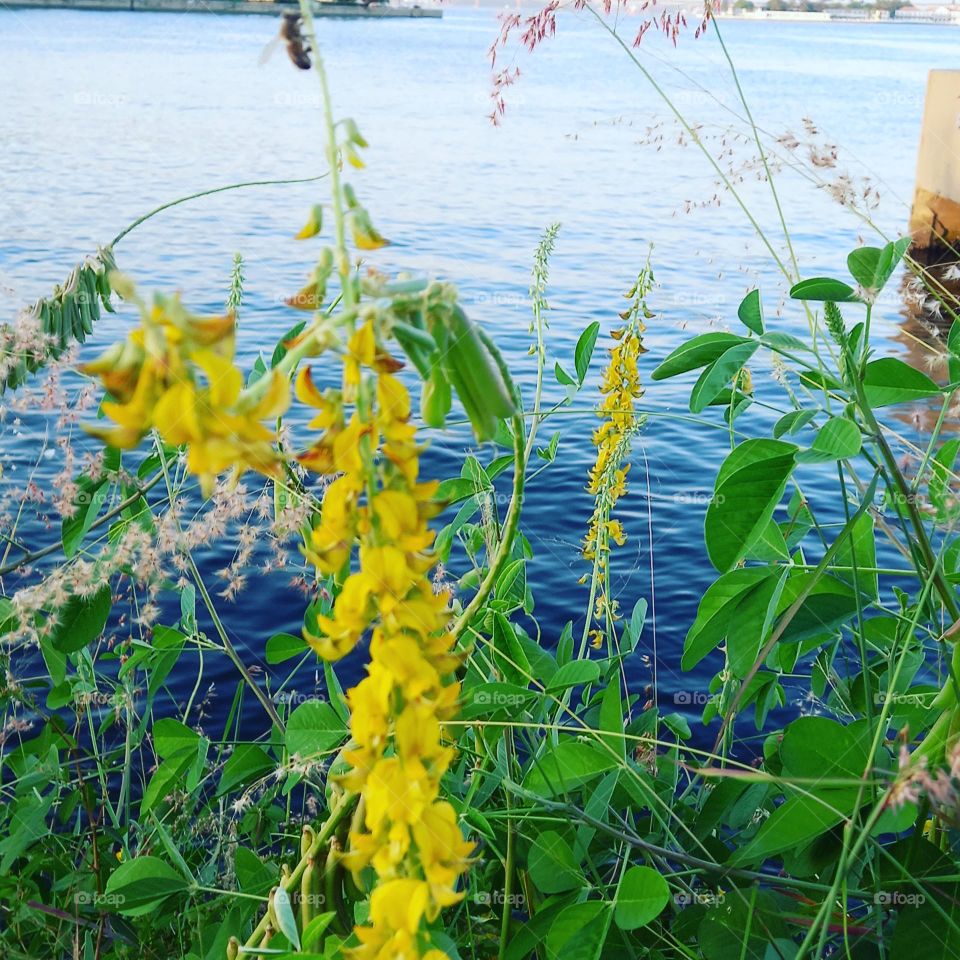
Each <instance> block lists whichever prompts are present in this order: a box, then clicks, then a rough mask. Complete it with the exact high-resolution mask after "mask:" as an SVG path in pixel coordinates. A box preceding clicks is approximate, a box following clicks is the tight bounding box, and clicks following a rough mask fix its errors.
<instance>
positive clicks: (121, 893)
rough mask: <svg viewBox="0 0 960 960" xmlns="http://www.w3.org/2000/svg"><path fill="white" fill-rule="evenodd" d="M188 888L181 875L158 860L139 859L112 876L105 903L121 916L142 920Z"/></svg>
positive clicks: (123, 865)
mask: <svg viewBox="0 0 960 960" xmlns="http://www.w3.org/2000/svg"><path fill="white" fill-rule="evenodd" d="M189 887H190V884H189V883H188V881H187V880H186V879H185V878H184V877H183V876H182V875H181V874H180V873H178V872H177V871H176V870H174V869H173V867H171V866H170V865H169V864H167V863H165V862H164V861H163V860H161V859H159V858H158V857H137V858H136V859H134V860H128V861H127V862H126V863H121V864H120V866H119V867H118V868H117V869H116V870H114V871H113V873H112V874H110V879H109V880H107V886H106V888H105V890H104V897H103V898H102V899H103V902H104V903H105V904H106V905H108V906H113V907H115V908H116V910H117V911H118V912H119V913H123V914H127V915H128V916H141V915H143V914H145V913H149V912H150V911H151V910H154V909H156V908H157V907H158V906H159V905H160V904H161V903H163V901H164V900H166V899H167V897H170V896H172V895H173V894H176V893H183V892H184V891H185V890H187V889H189Z"/></svg>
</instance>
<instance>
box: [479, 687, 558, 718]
mask: <svg viewBox="0 0 960 960" xmlns="http://www.w3.org/2000/svg"><path fill="white" fill-rule="evenodd" d="M538 696H540V695H539V694H538V693H537V692H536V691H534V690H528V689H527V688H526V687H521V686H518V685H517V684H515V683H478V684H477V685H476V686H472V687H468V688H467V689H466V690H464V691H463V709H462V711H461V715H462V717H463V719H464V720H470V719H473V718H474V717H485V716H489V715H490V714H492V713H496V712H497V711H498V710H506V711H507V712H508V713H510V714H511V715H512V716H516V714H517V711H518V710H519V709H520V708H521V707H522V706H523V705H524V704H528V703H530V702H531V701H532V700H536V699H537V697H538Z"/></svg>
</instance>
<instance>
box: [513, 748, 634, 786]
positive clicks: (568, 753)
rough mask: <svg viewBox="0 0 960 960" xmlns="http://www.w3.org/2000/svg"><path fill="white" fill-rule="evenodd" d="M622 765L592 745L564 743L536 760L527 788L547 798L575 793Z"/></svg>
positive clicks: (547, 750) (609, 754) (532, 764)
mask: <svg viewBox="0 0 960 960" xmlns="http://www.w3.org/2000/svg"><path fill="white" fill-rule="evenodd" d="M618 764H619V758H618V757H617V756H615V755H612V754H611V753H610V752H609V751H607V750H599V749H598V748H596V747H594V746H592V745H591V744H589V743H580V742H579V741H573V740H564V741H563V742H561V743H559V744H557V745H556V746H552V747H548V748H547V749H546V750H545V751H544V753H543V754H542V755H541V756H540V757H539V758H535V759H534V760H533V761H532V763H531V766H530V769H529V771H528V772H527V775H526V777H524V781H523V785H524V787H525V788H526V789H527V790H529V791H530V792H531V793H536V794H538V795H541V796H545V797H552V796H556V795H557V794H559V793H565V792H567V791H570V790H575V789H576V788H577V787H580V786H583V784H585V783H588V782H589V781H590V780H593V779H594V777H598V776H600V774H601V773H606V771H607V770H611V769H613V768H614V767H616V766H617V765H618Z"/></svg>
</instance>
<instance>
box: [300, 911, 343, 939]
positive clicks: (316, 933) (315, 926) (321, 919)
mask: <svg viewBox="0 0 960 960" xmlns="http://www.w3.org/2000/svg"><path fill="white" fill-rule="evenodd" d="M335 917H336V914H335V913H334V912H333V911H330V912H329V913H321V914H319V915H318V916H316V917H314V918H313V919H312V920H311V921H310V922H309V923H308V924H307V925H306V927H305V928H304V930H303V937H302V938H301V940H302V946H303V947H304V948H307V947H310V946H313V944H314V943H316V942H317V940H319V939H320V937H322V936H323V934H324V933H325V932H326V929H327V927H329V926H330V924H331V923H332V922H333V920H334V918H335Z"/></svg>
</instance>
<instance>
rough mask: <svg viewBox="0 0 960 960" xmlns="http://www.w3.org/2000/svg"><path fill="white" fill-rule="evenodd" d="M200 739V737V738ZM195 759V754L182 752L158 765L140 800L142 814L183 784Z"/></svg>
mask: <svg viewBox="0 0 960 960" xmlns="http://www.w3.org/2000/svg"><path fill="white" fill-rule="evenodd" d="M198 739H199V738H198ZM193 761H194V756H193V755H191V754H189V753H181V754H178V755H176V756H174V757H172V758H171V759H170V760H164V761H163V763H161V764H160V766H159V767H157V769H156V771H154V774H153V776H152V777H151V778H150V782H149V783H148V784H147V789H146V790H144V791H143V800H142V801H141V802H140V816H141V817H142V816H145V815H146V814H147V813H149V812H150V811H151V810H152V809H153V808H154V807H155V806H156V805H157V804H158V803H159V802H160V801H161V800H163V799H164V798H165V797H167V796H169V795H170V794H171V793H173V791H174V789H175V788H176V787H177V786H178V785H179V786H180V787H182V786H183V775H184V774H185V773H186V772H187V767H189V766H190V764H191V763H193Z"/></svg>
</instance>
